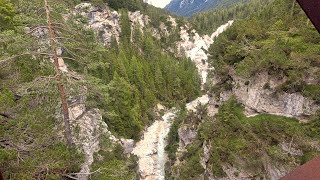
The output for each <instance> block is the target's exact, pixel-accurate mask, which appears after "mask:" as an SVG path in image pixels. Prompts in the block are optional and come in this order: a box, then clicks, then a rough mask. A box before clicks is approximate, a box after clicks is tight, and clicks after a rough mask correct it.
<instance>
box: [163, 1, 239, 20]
mask: <svg viewBox="0 0 320 180" xmlns="http://www.w3.org/2000/svg"><path fill="white" fill-rule="evenodd" d="M241 1H245V0H172V1H171V2H170V3H169V4H168V5H167V6H166V7H165V9H167V10H168V11H170V12H172V13H174V14H177V15H179V16H187V17H190V16H192V15H194V14H197V13H200V12H203V11H206V10H209V9H216V8H218V7H226V6H230V5H232V4H235V3H238V2H241Z"/></svg>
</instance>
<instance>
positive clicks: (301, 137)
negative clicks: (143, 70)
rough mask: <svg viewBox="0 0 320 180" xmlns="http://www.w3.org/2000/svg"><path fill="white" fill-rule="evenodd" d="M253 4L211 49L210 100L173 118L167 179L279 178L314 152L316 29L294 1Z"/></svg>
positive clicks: (316, 143) (316, 135) (319, 89)
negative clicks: (194, 109) (263, 4)
mask: <svg viewBox="0 0 320 180" xmlns="http://www.w3.org/2000/svg"><path fill="white" fill-rule="evenodd" d="M256 5H257V6H258V7H261V6H260V5H259V4H258V3H257V4H256ZM253 9H256V10H257V9H259V8H257V7H251V9H248V10H249V11H246V10H245V9H242V10H241V11H242V12H241V13H238V15H239V16H238V18H237V20H235V22H234V23H233V25H232V26H231V27H230V28H229V29H228V30H226V31H225V32H224V33H223V34H222V35H221V36H219V37H218V38H216V39H215V42H214V43H213V45H212V46H211V47H210V48H209V51H208V53H209V54H210V55H209V59H208V61H209V66H212V67H214V70H212V71H211V73H209V80H208V82H210V83H207V85H208V86H207V90H208V96H209V97H211V98H210V100H209V102H208V103H207V105H206V106H200V107H198V108H197V109H198V111H197V112H194V113H188V112H187V111H185V112H181V113H180V115H179V116H178V117H177V118H176V119H177V121H175V122H174V124H173V128H172V129H171V131H170V133H169V139H168V141H169V142H168V144H169V145H168V146H167V151H168V154H169V158H170V161H169V162H168V164H167V165H168V166H167V167H168V168H167V175H168V177H172V178H181V179H202V178H204V179H279V178H281V177H282V176H284V175H286V174H287V173H288V172H289V171H291V170H292V169H294V168H295V167H297V166H299V165H301V164H303V163H305V162H306V161H308V160H310V159H312V158H314V157H315V156H318V155H319V154H320V151H319V150H320V149H319V147H320V146H319V145H320V144H319V140H320V138H319V131H318V129H319V122H320V116H319V115H320V114H319V109H320V104H319V98H318V97H320V94H319V92H320V81H319V79H320V77H319V70H320V66H319V59H320V57H319V51H320V49H319V41H318V40H319V38H320V35H319V33H318V32H317V31H316V30H315V28H314V27H313V26H312V24H311V23H310V21H309V20H308V19H307V17H306V15H305V14H304V12H303V11H302V9H301V8H300V7H299V5H298V4H297V3H296V2H295V1H291V0H285V1H283V0H274V1H270V2H269V3H268V4H267V5H266V6H265V7H264V8H261V9H259V10H258V11H256V12H255V11H254V10H253ZM225 12H235V11H234V9H229V10H226V11H225ZM288 12H289V13H288ZM212 13H214V12H212ZM245 13H248V14H247V15H241V14H245ZM207 14H208V15H209V14H210V13H209V12H208V13H207ZM218 14H219V13H218ZM221 14H223V13H221ZM236 14H237V13H236ZM216 17H218V16H216ZM199 18H200V19H201V18H206V17H205V16H203V17H199ZM208 19H210V17H208ZM208 21H210V20H208ZM203 26H204V27H205V23H203ZM210 26H211V25H210ZM210 78H212V79H211V80H210Z"/></svg>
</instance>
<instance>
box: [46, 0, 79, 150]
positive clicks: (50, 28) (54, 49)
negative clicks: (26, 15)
mask: <svg viewBox="0 0 320 180" xmlns="http://www.w3.org/2000/svg"><path fill="white" fill-rule="evenodd" d="M44 4H45V9H46V16H47V23H48V31H49V38H50V41H49V45H50V48H51V53H52V58H53V61H54V66H55V73H56V78H55V80H56V83H57V86H58V91H59V94H60V100H61V103H62V112H63V120H64V134H65V138H66V140H67V143H68V145H69V146H72V145H73V141H72V134H71V126H70V119H69V110H68V102H67V96H66V92H65V88H64V85H63V82H62V72H61V70H60V69H59V60H58V54H57V38H56V35H55V32H54V29H53V26H52V20H51V16H50V7H49V5H48V1H47V0H44Z"/></svg>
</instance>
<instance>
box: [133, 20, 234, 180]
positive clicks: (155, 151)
mask: <svg viewBox="0 0 320 180" xmlns="http://www.w3.org/2000/svg"><path fill="white" fill-rule="evenodd" d="M232 23H233V21H229V22H228V23H227V24H224V25H222V26H220V27H219V28H218V29H217V31H216V32H214V33H213V34H212V35H211V38H210V37H209V36H204V37H200V36H199V35H198V34H197V33H196V34H195V36H194V37H193V40H194V42H192V41H190V37H189V34H187V33H186V31H182V33H181V38H182V39H183V41H182V42H180V47H182V48H184V50H185V53H186V55H187V56H188V57H190V58H191V60H192V61H193V62H195V64H196V66H197V68H198V71H199V75H200V76H201V77H202V87H203V85H204V84H205V83H206V82H207V75H208V71H209V70H210V67H209V65H208V62H207V60H208V56H207V54H206V53H205V51H204V50H203V49H205V50H208V48H209V46H210V45H211V44H212V43H213V38H215V37H217V36H218V35H219V34H221V33H222V32H223V31H224V30H226V29H227V28H228V27H229V26H231V25H232ZM208 102H209V96H208V95H207V94H205V95H203V96H201V97H198V98H197V99H195V100H194V101H192V102H190V103H187V104H186V108H187V110H188V111H196V107H197V106H198V105H199V104H201V105H205V104H208ZM177 112H178V110H176V109H175V108H173V109H171V110H169V111H167V112H166V113H165V114H164V115H163V116H162V120H157V121H155V122H154V123H153V124H152V125H151V126H150V127H148V128H147V130H146V131H145V133H144V136H143V139H142V140H141V141H139V142H137V144H136V146H135V148H134V149H133V151H132V154H135V155H137V156H138V158H139V161H138V166H139V173H140V178H141V179H145V180H164V179H165V163H166V161H167V155H166V152H165V147H166V145H167V143H166V138H167V136H168V133H169V131H170V127H171V124H172V121H173V120H174V118H175V117H176V114H177Z"/></svg>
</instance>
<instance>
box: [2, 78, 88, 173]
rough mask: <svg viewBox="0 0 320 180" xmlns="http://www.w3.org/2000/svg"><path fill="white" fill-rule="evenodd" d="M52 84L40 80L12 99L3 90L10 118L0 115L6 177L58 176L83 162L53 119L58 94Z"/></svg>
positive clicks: (9, 92) (27, 86) (76, 168)
mask: <svg viewBox="0 0 320 180" xmlns="http://www.w3.org/2000/svg"><path fill="white" fill-rule="evenodd" d="M55 87H56V86H55V83H53V82H50V81H49V82H48V81H47V80H46V79H40V80H38V81H37V82H36V85H35V84H33V82H31V83H27V84H24V85H22V86H21V87H20V88H21V89H26V88H28V93H26V94H23V96H22V97H21V99H18V100H16V101H14V100H13V93H12V92H11V91H9V90H7V89H4V90H3V94H1V98H0V99H1V102H2V103H3V102H5V103H7V104H8V105H7V106H6V107H5V108H6V110H7V111H8V112H10V113H13V114H12V116H13V117H14V118H13V119H5V118H0V124H1V127H0V137H1V147H0V166H1V167H3V169H2V171H4V172H3V173H4V177H5V178H7V179H47V178H52V179H61V178H63V174H64V173H75V172H78V171H79V166H80V164H81V163H82V162H83V158H82V154H81V153H80V152H78V151H77V150H76V149H73V148H69V147H67V145H66V144H65V143H64V142H63V140H62V139H63V138H62V137H61V136H59V135H58V134H61V131H60V130H61V126H62V122H57V120H56V118H55V114H56V110H57V109H56V106H57V104H58V102H57V99H58V97H59V96H58V94H57V92H56V90H55ZM9 104H10V106H9Z"/></svg>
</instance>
